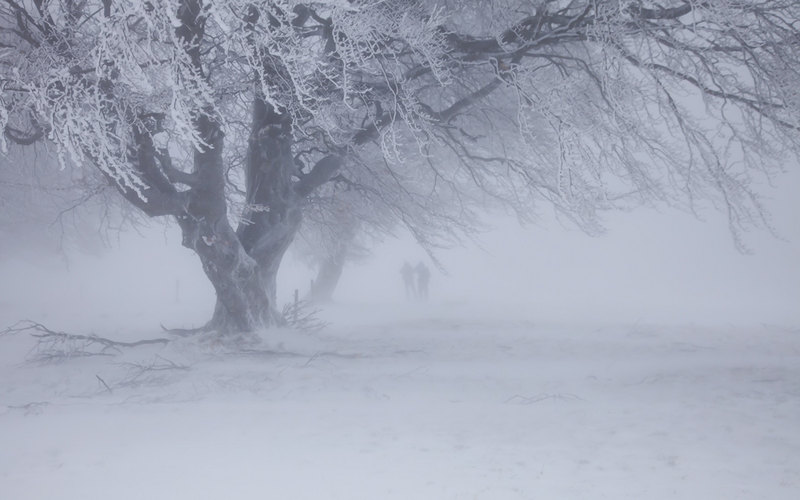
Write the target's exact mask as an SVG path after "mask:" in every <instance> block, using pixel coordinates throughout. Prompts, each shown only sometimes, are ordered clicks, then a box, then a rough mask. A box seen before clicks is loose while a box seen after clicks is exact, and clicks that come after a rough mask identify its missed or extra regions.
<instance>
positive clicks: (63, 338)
mask: <svg viewBox="0 0 800 500" xmlns="http://www.w3.org/2000/svg"><path fill="white" fill-rule="evenodd" d="M24 332H28V333H30V335H31V336H32V337H34V338H36V339H38V342H37V344H36V347H35V348H34V351H35V353H36V356H35V357H36V358H37V359H40V360H58V359H64V358H73V357H82V356H111V355H112V354H111V353H109V352H108V351H110V350H113V351H116V352H121V349H122V348H131V347H139V346H143V345H150V344H167V343H169V342H170V340H169V339H165V338H155V339H144V340H137V341H135V342H121V341H118V340H111V339H108V338H105V337H99V336H97V335H81V334H74V333H66V332H58V331H55V330H51V329H49V328H47V327H46V326H44V325H43V324H41V323H37V322H36V321H31V320H22V321H19V322H17V323H16V324H14V325H12V326H10V327H8V328H6V329H5V330H3V331H0V335H7V334H8V335H13V334H17V333H24Z"/></svg>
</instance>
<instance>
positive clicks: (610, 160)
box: [0, 0, 800, 331]
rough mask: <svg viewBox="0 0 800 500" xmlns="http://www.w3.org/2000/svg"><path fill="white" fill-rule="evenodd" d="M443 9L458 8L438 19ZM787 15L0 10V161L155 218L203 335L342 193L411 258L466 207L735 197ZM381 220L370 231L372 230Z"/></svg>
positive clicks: (15, 3) (407, 3) (270, 292)
mask: <svg viewBox="0 0 800 500" xmlns="http://www.w3.org/2000/svg"><path fill="white" fill-rule="evenodd" d="M456 7H457V8H456ZM798 23H800V5H798V3H797V2H794V1H790V0H759V1H742V0H718V1H700V0H661V1H641V0H630V1H623V0H540V1H523V0H501V1H485V0H467V1H455V0H438V1H437V0H327V1H295V0H282V1H267V0H228V1H213V0H151V1H146V2H142V1H138V0H94V1H93V0H0V71H1V73H0V91H1V92H2V93H0V127H2V129H3V134H2V140H0V146H3V147H6V146H7V143H15V144H18V145H30V144H33V143H37V142H43V143H46V144H49V145H51V147H53V148H54V149H55V150H56V152H57V153H58V154H59V155H60V157H61V158H62V160H63V162H64V164H65V165H70V166H73V167H70V168H89V167H92V168H97V169H99V171H101V172H102V173H103V175H104V176H105V177H106V178H107V180H108V182H109V183H111V184H112V185H114V186H115V187H116V188H117V189H118V191H119V192H120V193H121V194H122V196H124V197H125V199H126V200H128V202H130V203H131V204H132V205H134V206H136V207H138V208H139V209H141V210H142V211H144V212H145V213H146V214H148V215H150V216H171V217H174V218H175V220H176V221H177V222H178V224H179V225H180V227H181V229H182V231H183V236H184V237H183V239H184V245H185V246H187V247H189V248H191V249H193V250H195V252H196V253H197V254H198V256H199V257H200V260H201V262H202V264H203V268H204V270H205V272H206V274H207V275H208V276H209V279H210V280H211V281H212V283H213V284H214V287H215V290H216V292H217V297H218V301H217V307H216V310H215V314H214V318H213V319H212V321H211V322H210V323H209V328H214V329H217V330H220V331H231V330H252V329H254V328H257V327H259V326H262V325H265V324H266V325H268V324H273V323H275V322H280V318H279V317H278V315H277V314H276V312H275V311H276V310H275V307H274V296H275V292H274V291H275V274H276V272H277V267H278V265H279V264H280V260H281V258H282V256H283V253H284V252H285V250H286V248H287V247H288V245H289V243H290V242H291V241H292V238H293V237H294V235H295V234H296V233H297V231H298V229H299V227H300V225H301V222H302V218H303V212H304V211H308V210H310V209H311V208H310V207H312V206H315V207H317V209H319V207H326V206H328V207H334V209H332V210H331V211H330V216H332V217H336V214H337V213H342V210H344V212H345V213H349V212H348V209H347V205H348V204H345V207H344V208H343V207H342V203H340V202H338V201H337V202H327V203H321V204H317V205H314V204H313V203H310V201H313V200H314V199H316V200H318V201H319V200H322V199H324V198H328V199H329V200H330V199H332V198H336V197H337V196H340V195H339V193H341V192H342V191H347V192H348V194H347V195H346V196H347V197H352V195H353V193H357V194H358V197H359V200H361V201H359V202H358V203H357V204H355V205H352V204H351V205H350V206H354V207H355V208H354V209H353V210H355V211H359V210H364V208H363V206H362V205H361V204H362V203H363V204H366V205H364V206H367V207H369V206H372V207H375V210H373V211H371V212H370V211H369V209H367V213H374V214H378V213H380V214H385V217H389V218H390V219H393V220H396V221H399V222H402V223H404V224H406V225H407V226H408V227H409V228H411V230H412V232H413V233H414V235H415V236H416V237H417V239H418V240H420V241H421V242H423V243H431V242H433V241H435V240H436V239H437V238H441V237H445V236H447V235H455V234H457V233H458V232H459V231H461V230H463V229H466V228H468V227H469V226H470V224H472V222H473V220H474V219H475V217H476V216H477V215H478V214H480V212H481V211H482V210H484V209H485V208H484V207H486V206H487V205H488V204H498V205H502V206H506V207H510V208H512V209H513V210H515V211H516V212H517V213H518V214H519V215H520V216H523V217H525V216H529V215H530V214H532V213H534V211H535V209H536V207H538V206H540V205H542V204H546V205H552V206H554V207H556V208H557V209H558V210H559V212H560V213H562V214H564V215H566V216H568V217H570V218H571V219H573V220H574V221H575V222H576V223H578V224H579V225H581V226H582V227H583V228H584V229H586V230H589V231H594V230H597V229H598V228H599V225H600V222H599V219H598V212H599V211H602V210H606V209H611V208H620V207H624V208H627V207H630V206H633V205H636V204H640V203H652V202H666V203H684V204H686V205H688V206H689V207H692V206H694V204H695V203H696V202H697V201H698V200H710V201H711V202H713V203H715V204H717V205H718V206H719V207H720V208H721V209H722V210H724V211H726V212H727V214H728V219H729V221H730V224H731V229H732V232H733V234H734V235H739V232H740V230H742V229H747V228H749V227H751V226H754V225H756V226H758V225H761V226H764V225H767V226H768V219H767V217H766V213H765V211H764V209H763V208H762V206H761V203H760V200H759V198H758V196H757V195H756V193H755V190H754V188H753V186H754V182H755V181H754V179H755V178H756V177H755V176H758V175H762V174H766V175H768V176H769V175H771V173H774V172H775V171H779V170H780V168H782V164H783V162H784V161H786V159H787V158H788V157H789V155H792V157H794V158H796V155H797V152H798V145H800V133H798V131H799V130H800V128H799V127H800V87H798V85H797V82H799V81H800V75H799V74H798V71H800V69H798V68H800V60H799V59H800V31H799V29H800V25H799V24H798ZM381 223H384V222H381Z"/></svg>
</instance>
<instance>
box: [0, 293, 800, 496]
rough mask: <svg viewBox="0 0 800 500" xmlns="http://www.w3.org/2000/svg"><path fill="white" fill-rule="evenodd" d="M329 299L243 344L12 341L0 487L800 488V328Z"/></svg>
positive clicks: (789, 492) (6, 492)
mask: <svg viewBox="0 0 800 500" xmlns="http://www.w3.org/2000/svg"><path fill="white" fill-rule="evenodd" d="M323 316H324V317H325V319H327V320H328V321H329V322H330V323H331V325H330V326H329V327H328V328H327V329H325V330H323V331H320V332H316V333H303V332H297V331H281V332H271V333H270V334H269V335H268V336H266V337H265V340H264V342H263V344H261V345H254V346H253V347H252V351H250V352H247V353H234V352H230V350H229V349H228V348H226V347H225V346H221V345H217V344H215V343H213V342H200V343H199V344H198V343H197V342H195V341H192V342H188V341H185V340H177V341H175V342H173V343H171V344H170V345H166V346H162V345H158V346H145V347H139V348H134V349H129V350H126V351H125V352H124V353H122V354H119V355H117V356H113V357H84V358H75V359H71V360H67V361H61V362H58V363H54V362H52V361H51V362H48V361H41V360H40V361H34V360H33V359H32V358H35V357H36V356H37V352H36V351H31V347H32V340H31V339H30V338H29V337H27V336H25V335H14V336H10V337H9V336H6V337H3V338H0V343H1V345H0V349H1V351H2V353H3V355H2V368H1V371H0V381H1V382H0V402H1V403H2V406H1V407H0V443H2V446H1V447H0V498H3V499H31V500H33V499H101V498H113V499H115V500H122V499H145V498H147V499H219V498H228V499H264V498H276V499H329V498H331V499H333V498H337V499H384V498H391V499H403V500H408V499H473V498H479V499H583V498H585V499H601V498H608V499H614V500H620V499H637V500H641V499H662V498H663V499H668V498H669V499H675V498H682V499H717V498H719V499H723V498H724V499H759V500H760V499H776V500H777V499H787V500H789V499H796V498H799V496H798V495H800V432H799V431H798V428H800V427H799V426H798V424H800V330H798V329H793V328H787V327H778V326H769V325H761V326H753V327H734V326H726V327H710V326H683V327H681V326H658V325H654V324H627V325H626V324H607V325H599V324H597V323H595V324H580V323H576V324H569V323H565V322H551V323H548V322H540V321H537V320H536V319H535V318H534V317H532V316H533V315H531V317H526V315H525V314H523V313H519V312H517V313H516V315H514V314H509V313H508V312H501V311H490V310H476V308H474V307H472V308H470V307H467V306H465V305H454V304H451V305H448V306H443V307H435V308H434V307H424V306H417V307H414V306H402V307H401V306H396V305H395V306H391V307H390V306H385V307H377V306H375V305H372V306H369V307H367V306H357V305H340V306H338V307H335V308H332V309H330V310H328V311H326V312H325V313H324V315H323ZM136 338H137V339H138V338H141V337H136ZM119 340H125V339H124V338H121V339H119ZM39 354H47V353H46V352H40V353H39ZM26 357H27V359H28V361H24V360H25V359H26Z"/></svg>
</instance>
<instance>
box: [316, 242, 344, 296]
mask: <svg viewBox="0 0 800 500" xmlns="http://www.w3.org/2000/svg"><path fill="white" fill-rule="evenodd" d="M345 260H346V254H345V253H344V252H342V253H339V254H337V255H332V256H330V257H328V258H326V259H325V260H324V261H323V262H322V264H321V265H320V266H319V270H318V271H317V278H316V279H315V280H314V283H313V284H312V286H311V300H313V301H314V302H317V303H323V302H330V301H331V300H332V299H333V292H335V291H336V287H337V286H338V285H339V279H340V278H341V277H342V271H343V270H344V264H345Z"/></svg>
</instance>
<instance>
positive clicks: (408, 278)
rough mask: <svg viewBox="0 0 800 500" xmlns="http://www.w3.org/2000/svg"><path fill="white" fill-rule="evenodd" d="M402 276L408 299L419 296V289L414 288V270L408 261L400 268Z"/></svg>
mask: <svg viewBox="0 0 800 500" xmlns="http://www.w3.org/2000/svg"><path fill="white" fill-rule="evenodd" d="M400 274H401V275H402V276H403V283H405V285H406V298H407V299H411V298H414V297H416V296H417V289H416V287H415V286H414V268H413V267H411V264H409V263H408V261H406V262H405V264H403V267H401V268H400Z"/></svg>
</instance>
